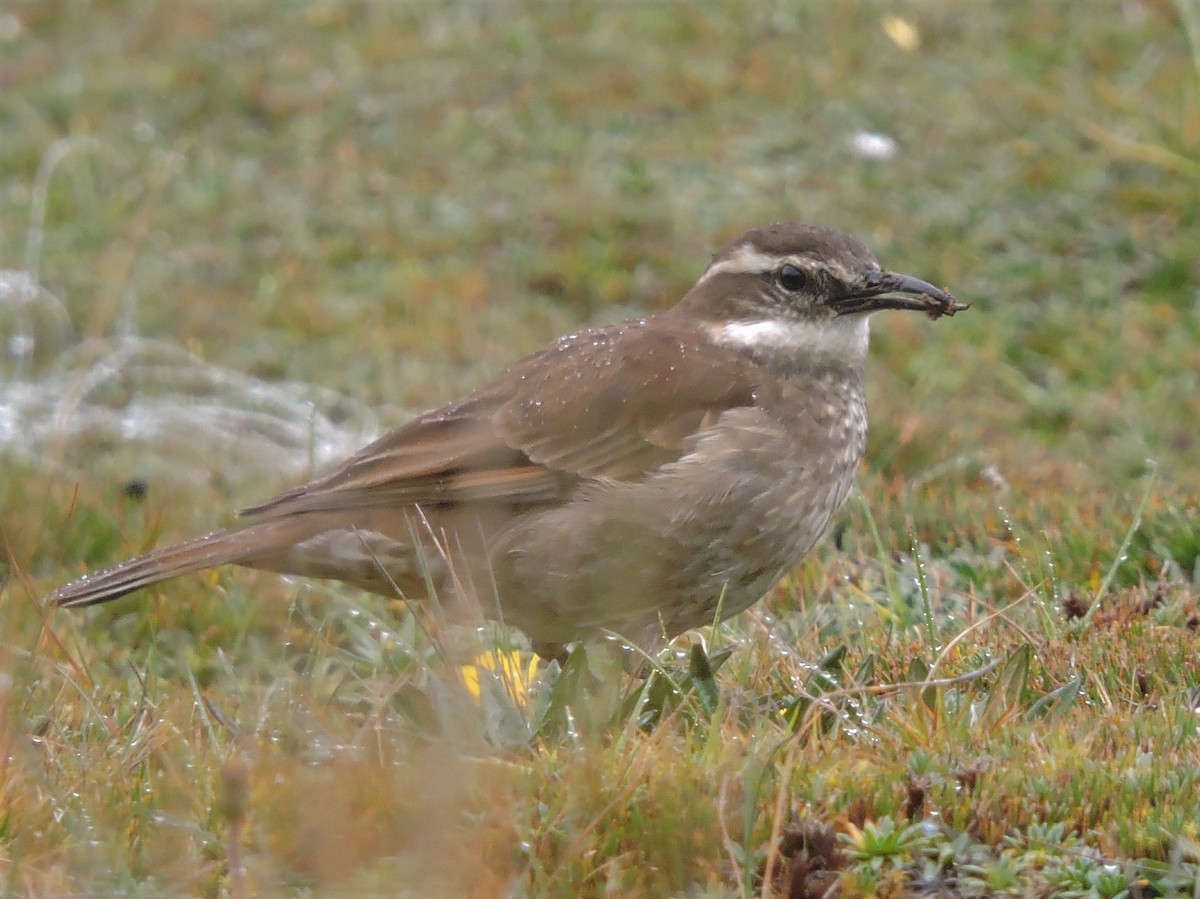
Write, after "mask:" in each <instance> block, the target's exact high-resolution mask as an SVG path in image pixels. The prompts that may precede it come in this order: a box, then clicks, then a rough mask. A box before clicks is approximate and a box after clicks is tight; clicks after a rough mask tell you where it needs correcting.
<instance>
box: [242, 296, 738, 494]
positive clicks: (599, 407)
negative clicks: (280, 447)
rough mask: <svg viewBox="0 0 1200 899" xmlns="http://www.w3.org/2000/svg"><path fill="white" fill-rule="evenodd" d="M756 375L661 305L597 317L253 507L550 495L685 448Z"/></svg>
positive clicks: (621, 474) (653, 465)
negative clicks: (609, 318) (676, 326)
mask: <svg viewBox="0 0 1200 899" xmlns="http://www.w3.org/2000/svg"><path fill="white" fill-rule="evenodd" d="M755 388H756V384H755V383H754V377H753V367H752V366H750V365H749V364H746V363H741V362H740V361H737V360H731V359H730V358H729V357H728V356H727V355H726V354H725V353H723V352H722V351H720V350H718V349H717V348H715V347H713V346H712V345H711V343H709V342H708V341H707V340H705V339H703V337H702V335H700V334H699V333H696V334H695V335H693V336H689V335H688V334H686V333H685V334H682V335H681V334H680V333H677V332H676V331H673V330H669V329H664V328H659V327H655V325H654V320H653V319H652V320H650V321H648V322H645V323H638V324H631V323H625V324H619V325H612V326H609V327H606V328H598V329H594V330H591V331H585V332H581V333H580V334H576V335H572V336H570V337H565V338H563V339H562V340H560V341H559V342H558V343H556V344H554V345H553V346H551V347H548V348H547V349H545V350H542V351H541V352H539V353H536V354H534V355H533V356H530V357H528V358H526V359H524V360H522V361H521V362H519V363H517V364H516V365H515V366H513V367H512V368H511V369H509V370H508V371H506V372H504V373H503V374H501V375H500V376H499V377H498V378H496V379H495V380H494V381H492V382H491V383H489V384H487V385H485V386H484V387H482V388H480V389H479V390H477V391H476V392H475V393H473V394H471V395H470V396H468V397H466V398H465V399H464V400H462V401H461V402H458V403H455V404H453V405H451V406H447V407H445V408H443V409H439V410H435V411H433V412H429V413H427V414H425V415H423V416H420V417H418V418H416V419H414V420H412V421H410V422H408V423H407V424H405V425H402V426H401V427H399V428H397V429H396V430H394V431H392V432H391V433H389V434H386V435H385V436H383V437H381V438H380V439H379V440H376V441H375V442H374V443H372V444H370V445H369V446H367V447H365V448H364V449H362V450H361V451H359V452H358V453H357V454H355V455H354V456H353V457H351V458H350V459H348V460H347V461H346V462H344V463H342V465H340V466H339V467H338V468H337V469H335V470H334V471H332V472H330V473H329V474H327V475H325V476H324V477H321V478H318V479H317V480H315V481H312V482H310V483H308V484H305V485H303V486H301V487H297V488H296V489H294V490H290V491H288V492H286V493H283V494H280V495H279V496H277V497H275V498H273V499H270V500H267V501H266V502H264V503H261V504H259V505H257V506H253V507H250V508H248V509H244V510H243V514H253V515H263V516H267V517H275V516H286V515H292V514H297V513H307V512H322V511H345V510H349V509H356V508H367V507H379V506H383V505H406V504H422V505H448V504H460V503H471V502H485V501H501V502H505V503H508V504H515V505H525V504H538V503H545V502H551V501H554V500H555V499H557V498H560V497H561V496H562V495H564V494H565V492H566V491H568V490H569V489H570V488H571V487H572V486H573V485H574V484H576V483H577V482H578V481H579V480H580V479H581V478H611V479H617V480H637V479H639V478H641V477H642V476H643V475H645V474H646V473H647V472H649V471H652V470H654V469H657V468H658V467H660V466H662V465H665V464H667V463H669V462H672V461H674V460H676V459H678V458H679V457H680V456H681V455H683V454H684V453H686V452H687V451H688V449H689V448H690V447H691V446H692V445H693V443H694V439H695V435H696V434H697V433H698V432H699V431H701V430H702V429H704V428H705V427H708V426H710V425H711V424H713V423H714V422H715V421H716V419H717V418H718V417H719V416H720V415H721V413H722V412H724V411H726V410H727V409H731V408H735V407H738V406H748V405H752V404H753V403H754V393H755Z"/></svg>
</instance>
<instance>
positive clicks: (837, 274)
mask: <svg viewBox="0 0 1200 899" xmlns="http://www.w3.org/2000/svg"><path fill="white" fill-rule="evenodd" d="M967 308H969V304H966V303H960V302H959V301H958V300H956V299H955V298H954V296H952V295H951V294H949V293H947V292H946V291H944V290H942V289H940V288H937V287H935V286H934V285H932V284H930V283H928V282H926V281H923V280H920V279H919V278H915V277H912V276H910V275H904V274H898V273H895V272H890V271H886V270H884V269H882V268H880V265H879V263H878V262H877V260H876V258H875V256H874V255H873V254H872V253H871V251H870V250H868V249H867V247H866V246H865V245H864V244H863V243H861V242H860V241H859V240H857V239H855V238H854V237H851V236H850V235H848V234H845V233H843V232H841V231H838V230H834V229H831V228H825V227H819V226H815V225H809V224H801V223H794V222H786V223H779V224H773V225H769V226H767V227H762V228H756V229H753V230H750V231H747V232H746V233H744V234H742V235H741V236H739V237H737V238H735V239H733V240H732V241H730V242H728V243H727V244H725V245H724V246H723V247H722V248H721V249H720V250H719V251H718V252H717V253H716V254H715V255H714V256H713V257H712V259H711V262H710V263H709V265H708V266H707V268H706V269H705V270H704V272H703V273H702V274H701V276H700V278H699V279H698V280H697V281H696V282H695V284H694V285H693V286H692V287H691V289H689V290H688V291H687V292H686V293H685V294H684V295H683V297H682V299H680V301H679V302H678V303H677V305H675V306H674V307H672V308H670V309H668V310H666V311H663V312H661V313H658V314H655V315H650V316H647V317H644V318H639V319H635V320H629V321H623V322H618V323H615V324H609V325H603V326H599V327H593V328H589V329H586V330H581V331H579V332H577V333H574V334H571V335H568V336H565V337H563V338H561V339H559V340H558V341H557V342H555V343H553V344H551V345H550V346H548V347H546V348H544V349H542V350H541V351H539V352H535V353H534V354H532V355H530V356H528V357H526V358H524V359H522V360H520V361H519V362H516V363H515V364H514V365H512V366H511V367H510V368H508V369H507V370H505V371H504V372H502V373H501V374H499V375H498V376H496V377H495V378H494V379H492V380H491V381H489V382H487V383H485V384H484V385H482V386H481V387H479V388H478V389H476V390H475V391H474V392H472V393H470V394H469V395H467V396H466V397H464V398H463V399H460V400H458V401H457V402H453V403H450V404H449V405H447V406H444V407H442V408H439V409H435V410H433V411H430V412H426V413H424V414H422V415H419V416H418V417H416V418H413V419H411V420H410V421H408V422H407V423H405V424H402V425H400V426H399V427H397V428H396V429H395V430H393V431H391V432H390V433H387V434H385V435H384V436H382V437H380V438H379V439H377V440H375V441H374V442H372V443H370V444H369V445H368V446H366V447H364V448H363V449H361V450H360V451H359V452H357V453H355V454H354V455H352V456H350V457H349V458H348V459H346V460H345V461H343V462H342V463H341V464H339V465H337V466H335V467H334V468H333V469H332V470H331V471H329V472H328V473H326V474H324V475H322V476H319V477H317V478H316V479H314V480H312V481H310V482H308V483H305V484H303V485H301V486H298V487H296V488H294V489H291V490H287V491H285V492H283V493H280V494H278V495H277V496H274V497H272V498H270V499H267V500H266V501H264V502H261V503H259V504H257V505H253V506H250V507H249V508H246V509H243V510H242V511H241V513H240V514H241V515H242V516H245V517H246V518H247V521H246V522H245V523H241V524H238V525H235V526H233V527H231V528H229V529H226V530H219V531H216V532H214V533H210V534H207V535H205V536H202V537H199V538H196V539H193V540H190V541H187V542H184V543H181V544H179V545H174V546H167V547H165V548H161V549H156V550H153V551H151V552H148V553H146V554H144V555H141V556H138V557H136V558H133V559H130V560H129V561H126V562H123V563H121V564H118V565H116V566H114V567H111V568H108V569H105V570H102V571H98V572H95V573H92V574H87V575H84V576H82V577H79V578H78V579H76V580H74V581H72V582H70V583H68V584H66V585H65V586H62V587H59V588H58V589H57V590H55V591H54V592H53V593H52V594H51V596H50V598H49V601H50V602H51V603H52V604H54V605H57V606H70V607H74V606H88V605H92V604H96V603H103V602H107V601H109V600H113V599H116V598H118V597H120V596H123V595H125V594H127V593H130V592H133V591H135V590H139V589H141V588H143V587H146V586H149V585H151V584H154V583H156V582H159V581H163V580H166V579H168V578H174V577H176V576H178V575H182V574H186V573H189V572H195V571H199V570H202V569H208V568H213V567H216V566H221V565H226V564H230V563H232V564H237V565H242V566H248V567H251V568H258V569H266V570H269V571H274V572H280V573H284V574H291V575H300V576H304V577H310V578H325V579H333V580H337V581H342V582H345V583H348V584H351V585H353V586H356V587H359V588H362V589H364V590H367V591H371V592H374V593H379V594H383V595H385V596H392V597H397V596H398V597H401V598H404V599H406V600H413V601H417V600H421V599H427V598H428V597H429V594H431V593H436V595H437V599H438V601H439V602H441V603H443V604H445V605H449V606H451V607H461V608H462V609H463V610H470V611H473V612H474V613H477V614H480V615H482V616H483V617H484V618H489V619H494V620H499V621H502V622H504V623H505V624H507V625H512V626H515V627H516V628H517V629H519V630H520V631H522V632H523V633H524V634H525V636H526V637H527V638H528V640H529V641H530V644H531V647H532V648H533V649H534V650H535V651H536V652H537V653H538V654H539V655H542V656H544V657H546V658H561V657H562V656H563V654H564V652H565V650H566V648H567V647H568V646H570V645H572V644H574V643H577V642H580V641H588V640H595V639H600V638H603V637H605V636H612V635H619V636H620V637H621V638H623V639H624V640H626V641H628V642H629V643H630V644H631V645H635V646H638V647H642V648H644V649H646V650H650V649H653V648H656V647H661V646H662V645H665V643H666V641H667V640H668V639H670V638H673V637H675V636H677V635H678V634H680V633H683V632H684V631H686V630H689V629H691V628H694V627H698V626H703V625H706V624H711V623H713V622H714V621H716V620H723V619H725V618H729V617H730V616H733V615H736V614H738V613H739V612H742V611H744V610H745V609H747V608H749V607H750V606H752V605H753V604H754V603H755V602H757V601H758V600H759V599H760V598H762V597H763V596H764V595H765V594H766V593H767V592H768V591H770V589H771V588H772V587H773V586H774V585H775V584H777V583H778V582H779V581H780V580H781V579H782V578H783V577H784V576H785V575H786V574H787V572H788V571H789V570H790V569H792V568H793V567H794V566H795V565H796V564H797V563H798V562H799V561H800V560H801V559H802V558H803V557H804V556H805V555H806V554H807V553H808V552H809V550H810V549H812V547H813V546H814V544H815V543H816V542H817V540H818V539H819V538H820V537H821V535H822V534H823V533H824V532H825V531H826V529H827V528H828V527H829V525H830V522H831V520H832V519H833V517H834V514H835V513H836V512H837V510H838V509H839V507H840V506H841V505H842V504H843V502H845V500H846V497H847V495H848V494H849V492H850V489H851V485H852V481H853V478H854V475H855V472H856V470H857V468H858V466H859V463H860V460H861V458H862V455H863V450H864V447H865V443H866V435H867V409H866V402H865V397H864V385H863V379H864V364H865V360H866V355H867V345H868V333H869V328H868V321H869V319H870V317H871V315H872V314H873V313H875V312H878V311H881V310H911V311H918V312H924V313H926V314H928V315H929V316H930V317H931V318H938V317H940V316H943V315H954V314H955V313H956V312H960V311H962V310H964V309H967Z"/></svg>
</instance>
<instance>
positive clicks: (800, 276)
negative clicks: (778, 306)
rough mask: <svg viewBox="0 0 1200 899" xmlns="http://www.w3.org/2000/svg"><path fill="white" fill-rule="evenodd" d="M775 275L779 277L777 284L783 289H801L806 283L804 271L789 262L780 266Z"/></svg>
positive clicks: (806, 277) (806, 278) (806, 276)
mask: <svg viewBox="0 0 1200 899" xmlns="http://www.w3.org/2000/svg"><path fill="white" fill-rule="evenodd" d="M777 277H778V278H779V286H780V287H782V288H783V289H784V290H791V291H796V290H803V289H804V287H805V286H806V285H807V284H808V275H806V274H804V272H802V271H800V269H799V268H797V267H796V266H794V265H792V264H791V263H788V264H787V265H785V266H784V267H783V268H781V269H780V270H779V274H778V276H777Z"/></svg>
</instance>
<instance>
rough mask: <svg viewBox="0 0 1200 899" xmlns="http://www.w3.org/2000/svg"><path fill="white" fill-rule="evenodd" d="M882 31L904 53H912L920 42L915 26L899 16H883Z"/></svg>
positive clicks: (919, 35) (919, 34)
mask: <svg viewBox="0 0 1200 899" xmlns="http://www.w3.org/2000/svg"><path fill="white" fill-rule="evenodd" d="M883 31H884V34H886V35H887V36H888V37H890V38H891V39H892V43H893V44H895V45H896V46H897V47H899V48H900V49H901V50H903V51H904V52H905V53H912V51H913V50H916V49H917V47H919V46H920V44H921V33H920V32H919V31H917V26H916V25H914V24H913V23H912V22H909V21H908V20H907V19H902V18H900V17H899V16H884V17H883Z"/></svg>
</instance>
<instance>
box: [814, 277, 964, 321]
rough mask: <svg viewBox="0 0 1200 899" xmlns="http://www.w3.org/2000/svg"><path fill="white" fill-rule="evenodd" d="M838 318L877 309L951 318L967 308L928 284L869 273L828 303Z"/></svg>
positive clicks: (916, 279) (913, 279)
mask: <svg viewBox="0 0 1200 899" xmlns="http://www.w3.org/2000/svg"><path fill="white" fill-rule="evenodd" d="M830 305H831V306H833V308H834V309H836V310H837V313H838V315H849V314H851V313H854V312H877V311H879V310H880V309H912V310H914V311H916V312H926V313H928V314H929V316H930V317H931V318H938V317H940V316H943V315H953V314H954V313H956V312H962V311H963V310H964V309H969V308H971V304H970V303H960V302H959V301H958V300H956V299H955V298H954V297H953V296H951V295H950V294H948V293H946V291H944V290H942V289H941V288H938V287H934V286H933V285H932V284H930V283H929V282H928V281H922V280H921V279H920V278H914V277H913V276H912V275H902V274H899V273H897V272H882V271H877V272H872V273H871V274H870V275H868V276H867V279H866V281H865V282H864V283H863V284H862V285H861V286H860V287H859V288H857V289H856V290H853V291H851V292H850V293H848V294H846V295H845V296H841V297H837V298H836V299H834V300H832V301H830Z"/></svg>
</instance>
